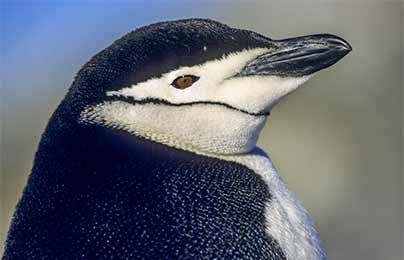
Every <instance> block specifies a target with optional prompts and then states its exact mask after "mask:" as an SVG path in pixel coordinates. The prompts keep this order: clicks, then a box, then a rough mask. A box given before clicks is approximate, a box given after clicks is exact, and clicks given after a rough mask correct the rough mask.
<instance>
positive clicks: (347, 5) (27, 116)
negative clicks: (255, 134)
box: [0, 0, 404, 260]
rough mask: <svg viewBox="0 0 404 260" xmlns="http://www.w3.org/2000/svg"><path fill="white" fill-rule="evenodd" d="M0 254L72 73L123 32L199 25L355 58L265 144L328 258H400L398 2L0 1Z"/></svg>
mask: <svg viewBox="0 0 404 260" xmlns="http://www.w3.org/2000/svg"><path fill="white" fill-rule="evenodd" d="M0 6H1V15H0V17H1V18H0V19H1V68H0V71H1V128H0V129H1V175H0V177H1V179H0V181H1V182H0V185H1V186H0V202H1V208H0V210H1V215H0V218H1V222H0V224H1V226H0V228H1V232H0V234H1V240H0V243H1V250H0V255H1V252H2V250H3V241H4V239H5V236H6V233H7V230H8V225H9V223H10V218H11V215H12V212H13V209H14V206H15V204H16V203H17V201H18V198H19V197H20V194H21V192H22V189H23V187H24V184H25V182H26V180H27V177H28V174H29V172H30V168H31V166H32V160H33V156H34V153H35V150H36V146H37V144H38V141H39V138H40V135H41V133H42V131H43V130H44V127H45V125H46V123H47V121H48V119H49V117H50V115H51V113H52V112H53V110H54V109H55V108H56V106H57V105H58V103H59V102H60V101H61V100H62V98H63V96H64V94H65V93H66V91H67V89H68V87H69V85H70V84H71V82H72V80H73V78H74V75H75V73H76V72H77V71H78V69H79V68H80V67H81V66H82V65H83V64H84V63H85V62H86V61H88V60H89V59H90V58H91V57H92V56H93V55H94V54H96V53H97V52H98V51H100V50H102V49H104V48H105V47H107V46H108V45H110V44H111V43H112V42H113V41H114V40H116V39H117V38H119V37H120V36H122V35H124V34H125V33H127V32H129V31H131V30H133V29H135V28H137V27H140V26H143V25H146V24H150V23H153V22H157V21H161V20H169V19H179V18H186V17H206V18H212V19H215V20H219V21H221V22H223V23H226V24H228V25H230V26H233V27H239V28H246V29H251V30H254V31H257V32H259V33H262V34H264V35H267V36H270V37H272V38H286V37H291V36H298V35H305V34H313V33H332V34H336V35H339V36H341V37H343V38H344V39H346V40H347V41H348V42H349V43H350V44H351V45H352V46H353V52H352V53H351V54H349V55H348V56H347V57H346V58H344V59H343V60H342V61H341V62H339V63H338V64H337V65H335V66H333V67H332V68H330V69H328V70H326V71H323V72H321V73H319V74H318V75H316V76H315V77H314V78H313V79H312V80H310V81H309V82H307V83H306V84H305V87H303V88H301V89H300V90H299V91H297V93H295V94H294V95H291V96H290V97H288V98H287V99H285V100H284V101H283V102H282V103H281V104H280V105H278V106H277V107H276V109H275V110H274V111H273V113H272V115H271V117H270V119H269V121H268V123H267V126H266V128H265V129H264V131H263V133H262V134H261V138H260V141H259V143H260V146H261V147H262V148H264V150H266V151H267V152H268V153H269V155H270V156H271V157H272V159H273V161H274V163H275V165H276V166H277V167H278V169H279V171H280V172H281V173H282V175H283V177H284V179H285V181H286V182H287V183H288V185H289V188H290V189H291V190H292V191H294V192H295V193H296V194H297V196H298V198H299V199H300V200H301V201H302V203H303V205H304V206H305V207H306V208H307V209H308V211H309V212H310V213H311V215H312V216H313V218H314V219H315V221H316V226H317V228H318V230H319V232H320V235H321V238H322V240H323V241H324V243H325V247H326V249H327V252H328V254H329V258H330V259H331V260H332V259H368V260H380V259H383V260H387V259H403V255H402V248H403V211H402V209H403V169H402V166H403V148H402V147H403V138H402V125H403V124H402V123H403V69H404V68H403V46H404V40H403V36H404V31H403V30H404V29H403V27H404V17H403V12H404V3H403V2H399V1H396V2H395V1H386V2H382V1H379V2H375V1H373V2H372V1H349V0H347V1H343V0H339V1H331V0H330V1H309V0H308V1H297V0H296V1H256V2H254V1H247V0H245V1H230V0H229V1H215V2H213V1H192V2H191V1H133V2H124V1H114V2H113V3H112V2H110V3H107V2H103V1H83V2H80V3H79V1H69V3H67V1H66V3H63V1H54V2H51V1H49V2H47V1H35V2H34V1H32V2H30V1H5V0H4V1H1V2H0Z"/></svg>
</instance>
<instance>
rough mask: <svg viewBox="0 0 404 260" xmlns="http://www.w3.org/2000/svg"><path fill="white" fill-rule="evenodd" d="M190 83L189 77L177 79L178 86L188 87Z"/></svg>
mask: <svg viewBox="0 0 404 260" xmlns="http://www.w3.org/2000/svg"><path fill="white" fill-rule="evenodd" d="M191 84H192V78H191V77H182V78H179V79H178V85H179V86H180V87H183V88H186V87H189V86H190V85H191Z"/></svg>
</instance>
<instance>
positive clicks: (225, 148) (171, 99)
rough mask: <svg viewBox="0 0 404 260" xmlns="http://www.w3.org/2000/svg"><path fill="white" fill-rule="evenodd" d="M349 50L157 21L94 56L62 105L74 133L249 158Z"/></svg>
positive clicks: (334, 42) (330, 43) (339, 43)
mask: <svg viewBox="0 0 404 260" xmlns="http://www.w3.org/2000/svg"><path fill="white" fill-rule="evenodd" d="M350 50H351V47H350V46H349V44H348V43H347V42H346V41H344V40H343V39H341V38H339V37H337V36H333V35H328V34H321V35H320V34H319V35H310V36H303V37H296V38H289V39H285V40H272V39H270V38H268V37H265V36H262V35H260V34H258V33H255V32H252V31H248V30H240V29H235V28H231V27H229V26H227V25H224V24H222V23H219V22H216V21H212V20H206V19H187V20H179V21H170V22H162V23H157V24H153V25H149V26H146V27H142V28H140V29H137V30H135V31H133V32H131V33H129V34H127V35H126V36H124V37H123V38H121V39H119V40H118V41H116V42H115V43H114V44H113V45H112V46H110V47H109V48H107V49H105V50H104V51H102V52H100V53H99V54H97V55H96V56H95V57H94V58H93V59H92V60H91V61H90V62H88V63H87V64H86V65H85V66H84V67H83V68H82V69H81V71H80V72H79V73H78V75H77V77H76V80H75V81H74V82H73V85H72V87H71V89H70V92H69V94H68V95H67V98H66V99H68V100H69V105H70V106H71V107H72V111H76V112H77V114H78V121H79V123H80V124H96V125H101V126H102V127H106V128H112V129H119V130H124V131H126V132H128V133H129V134H131V135H135V136H138V137H142V138H146V139H150V140H153V141H156V142H159V143H163V144H166V145H169V146H174V147H177V148H182V149H186V150H193V151H197V152H201V153H216V154H237V153H245V152H248V151H250V150H252V149H253V148H254V147H255V145H256V142H257V139H258V136H259V133H260V130H261V129H262V127H263V126H264V123H265V121H266V118H267V117H268V115H269V114H270V111H271V108H272V107H273V106H274V105H275V104H277V103H278V102H279V101H280V100H281V99H282V98H283V97H285V96H287V95H288V94H290V93H291V92H293V91H294V90H296V89H297V88H298V87H299V86H300V85H302V84H303V83H304V82H305V81H306V80H307V79H309V78H310V77H311V76H312V75H313V74H314V73H316V72H317V71H319V70H322V69H324V68H327V67H329V66H331V65H332V64H334V63H336V62H337V61H338V60H340V59H341V58H342V57H344V56H345V55H346V54H347V53H348V52H349V51H350Z"/></svg>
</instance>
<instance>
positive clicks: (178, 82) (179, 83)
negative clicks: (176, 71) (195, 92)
mask: <svg viewBox="0 0 404 260" xmlns="http://www.w3.org/2000/svg"><path fill="white" fill-rule="evenodd" d="M198 79H199V77H197V76H194V75H184V76H179V77H178V78H176V79H175V80H174V81H173V82H172V83H171V85H172V86H173V87H174V88H178V89H186V88H189V87H190V86H192V84H194V83H195V82H196V81H197V80H198Z"/></svg>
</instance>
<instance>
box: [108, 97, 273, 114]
mask: <svg viewBox="0 0 404 260" xmlns="http://www.w3.org/2000/svg"><path fill="white" fill-rule="evenodd" d="M106 101H123V102H127V103H130V104H133V105H141V104H162V105H167V106H174V107H180V106H193V105H216V106H224V107H226V108H229V109H233V110H236V111H239V112H242V113H245V114H248V115H250V116H269V115H270V112H258V113H254V112H249V111H246V110H244V109H240V108H236V107H233V106H231V105H229V104H226V103H222V102H215V101H193V102H187V103H171V102H170V101H167V100H164V99H158V98H145V99H141V100H136V99H134V98H133V97H131V96H124V95H115V96H108V97H107V98H106Z"/></svg>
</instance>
